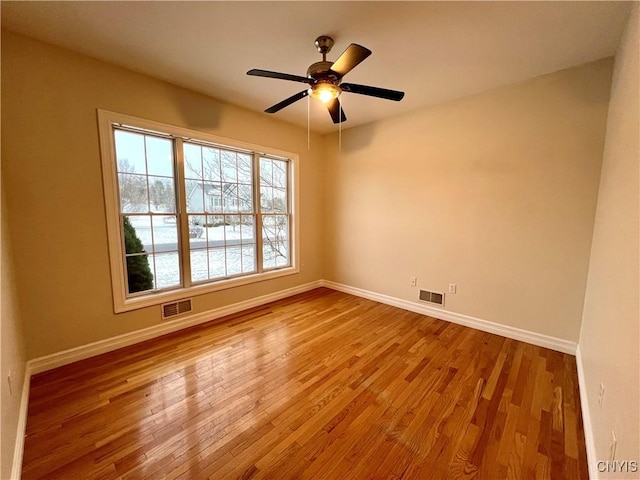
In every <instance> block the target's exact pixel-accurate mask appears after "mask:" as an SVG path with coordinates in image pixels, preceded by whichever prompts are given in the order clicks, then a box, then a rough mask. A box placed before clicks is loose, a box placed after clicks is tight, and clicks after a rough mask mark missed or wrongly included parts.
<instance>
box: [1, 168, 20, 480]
mask: <svg viewBox="0 0 640 480" xmlns="http://www.w3.org/2000/svg"><path fill="white" fill-rule="evenodd" d="M2 160H3V162H4V160H5V159H4V158H3V159H2ZM3 182H4V178H3ZM4 194H5V189H4V186H3V188H2V197H3V198H2V205H1V210H2V213H1V214H2V230H1V237H2V238H1V239H0V246H1V255H2V256H1V258H0V264H1V265H2V277H1V279H0V282H1V284H0V303H1V305H2V308H1V311H0V315H1V317H0V318H1V319H2V325H1V330H0V341H1V344H2V346H1V350H0V352H1V355H0V357H1V359H0V361H2V382H1V383H0V393H1V397H2V398H1V400H0V401H1V407H2V423H1V424H0V432H1V438H0V447H1V448H0V450H1V452H0V478H3V479H9V478H11V468H12V464H13V455H14V449H15V444H16V438H17V435H18V431H17V427H18V419H19V412H20V400H21V399H22V387H23V386H24V375H25V366H26V355H25V341H24V336H23V330H22V322H21V320H22V319H21V316H20V309H19V306H18V300H17V294H16V282H15V265H14V262H13V259H12V255H11V244H10V241H9V230H8V222H7V202H6V199H5V198H4V196H5V195H4ZM9 374H11V383H12V387H11V389H10V388H9V383H8V382H7V377H8V376H9ZM20 433H22V432H20Z"/></svg>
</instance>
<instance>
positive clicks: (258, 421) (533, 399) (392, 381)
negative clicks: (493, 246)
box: [23, 289, 588, 480]
mask: <svg viewBox="0 0 640 480" xmlns="http://www.w3.org/2000/svg"><path fill="white" fill-rule="evenodd" d="M23 478H24V479H34V478H46V479H57V478H61V479H62V478H64V479H84V478H100V479H109V478H121V479H143V478H153V479H158V478H171V479H174V478H180V479H196V478H214V479H223V478H243V479H249V478H269V479H278V480H280V479H287V478H316V479H377V478H388V479H400V478H403V479H420V480H422V479H429V478H433V479H442V478H482V479H500V478H514V479H529V478H532V479H533V478H553V479H572V478H588V473H587V464H586V454H585V445H584V433H583V430H582V416H581V412H580V402H579V398H578V390H577V374H576V365H575V359H574V358H573V357H571V356H569V355H565V354H562V353H558V352H554V351H551V350H547V349H544V348H539V347H535V346H532V345H528V344H525V343H522V342H518V341H514V340H509V339H505V338H503V337H499V336H496V335H491V334H488V333H484V332H480V331H478V330H473V329H470V328H466V327H462V326H459V325H455V324H452V323H447V322H444V321H440V320H436V319H433V318H430V317H425V316H422V315H418V314H416V313H411V312H407V311H404V310H400V309H397V308H394V307H390V306H387V305H383V304H379V303H376V302H372V301H369V300H365V299H362V298H358V297H353V296H350V295H346V294H343V293H339V292H335V291H332V290H327V289H318V290H314V291H312V292H308V293H305V294H301V295H297V296H295V297H291V298H288V299H285V300H281V301H278V302H275V303H272V304H269V305H266V306H263V307H259V308H255V309H252V310H250V311H246V312H243V313H241V314H236V315H233V316H230V317H227V318H225V319H224V321H222V322H220V321H218V322H217V323H215V324H214V323H209V324H205V325H200V326H198V327H194V328H190V329H188V330H183V331H181V332H178V333H175V334H171V335H167V336H164V337H161V338H158V339H154V340H150V341H147V342H144V343H141V344H138V345H134V346H131V347H128V348H125V349H121V350H118V351H115V352H111V353H107V354H104V355H101V356H98V357H94V358H91V359H88V360H84V361H81V362H77V363H75V364H72V365H68V366H65V367H61V368H58V369H56V370H52V371H49V372H45V373H43V374H40V375H37V376H35V377H33V378H32V380H31V397H30V401H29V414H28V421H27V437H26V441H25V451H24V463H23Z"/></svg>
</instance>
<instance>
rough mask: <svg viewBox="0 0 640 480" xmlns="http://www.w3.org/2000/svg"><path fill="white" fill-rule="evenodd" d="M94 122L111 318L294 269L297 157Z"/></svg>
mask: <svg viewBox="0 0 640 480" xmlns="http://www.w3.org/2000/svg"><path fill="white" fill-rule="evenodd" d="M98 117H99V125H100V140H101V151H102V162H103V183H104V188H105V202H106V212H107V224H108V233H109V253H110V260H111V270H112V286H113V293H114V308H115V311H116V312H120V311H127V310H131V309H134V308H141V307H145V306H149V305H155V304H160V303H164V302H167V301H171V300H174V299H179V298H183V297H185V296H190V295H197V294H201V293H207V292H210V291H215V290H220V289H223V288H230V287H233V286H237V285H243V284H248V283H251V282H256V281H262V280H265V279H269V278H275V277H278V276H282V275H290V274H294V273H297V272H298V271H299V269H298V267H297V265H298V261H297V254H298V245H297V239H298V235H297V228H298V227H297V221H296V220H297V219H296V216H295V214H296V212H297V208H296V207H297V195H296V193H297V189H296V180H295V179H296V175H297V155H295V154H292V153H288V152H282V151H279V150H274V149H270V148H267V147H263V146H258V145H251V144H247V143H242V142H237V141H233V140H228V139H223V138H219V137H214V136H211V135H208V134H204V133H201V132H194V131H190V130H186V129H182V128H179V127H173V126H169V125H163V124H159V123H157V122H151V121H147V120H142V119H137V118H134V117H129V116H126V115H121V114H116V113H112V112H106V111H102V110H99V111H98Z"/></svg>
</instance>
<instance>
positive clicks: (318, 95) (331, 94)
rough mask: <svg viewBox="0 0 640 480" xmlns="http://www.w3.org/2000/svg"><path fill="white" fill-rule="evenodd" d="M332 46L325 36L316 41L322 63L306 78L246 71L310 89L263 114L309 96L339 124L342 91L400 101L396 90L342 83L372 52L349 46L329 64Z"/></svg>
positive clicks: (400, 97)
mask: <svg viewBox="0 0 640 480" xmlns="http://www.w3.org/2000/svg"><path fill="white" fill-rule="evenodd" d="M333 43H334V42H333V38H331V37H328V36H326V35H322V36H320V37H318V38H316V41H315V46H316V48H317V49H318V52H320V53H321V54H322V61H321V62H316V63H314V64H312V65H311V66H310V67H309V68H308V69H307V76H306V77H302V76H299V75H290V74H288V73H279V72H270V71H269V70H259V69H255V68H254V69H252V70H249V71H248V72H247V75H254V76H256V77H268V78H278V79H280V80H289V81H292V82H300V83H306V84H308V85H309V88H307V89H305V90H302V91H301V92H299V93H296V94H295V95H292V96H290V97H289V98H287V99H285V100H283V101H281V102H279V103H276V104H275V105H273V106H271V107H269V108H267V109H266V110H265V112H267V113H276V112H278V111H280V110H282V109H283V108H284V107H287V106H289V105H291V104H292V103H294V102H297V101H298V100H300V99H301V98H304V97H306V96H307V95H309V96H310V97H311V98H315V99H318V100H320V101H321V102H323V103H325V104H326V105H327V108H328V110H329V114H330V115H331V119H332V120H333V123H342V122H344V121H346V120H347V117H346V116H345V114H344V111H343V110H342V107H341V106H340V100H339V99H338V97H339V96H340V94H341V93H342V92H348V93H357V94H360V95H369V96H371V97H378V98H384V99H386V100H394V101H396V102H398V101H400V100H402V97H404V92H399V91H397V90H388V89H386V88H379V87H370V86H367V85H358V84H357V83H341V82H342V77H344V76H345V75H346V74H347V73H349V72H350V71H351V70H353V69H354V68H355V67H356V66H357V65H358V64H359V63H360V62H362V61H363V60H364V59H365V58H367V57H368V56H369V55H371V50H369V49H368V48H365V47H363V46H362V45H358V44H356V43H352V44H351V45H349V46H348V47H347V49H346V50H345V51H344V52H342V55H340V56H339V57H338V59H337V60H336V61H335V62H328V61H327V53H329V52H330V51H331V47H333Z"/></svg>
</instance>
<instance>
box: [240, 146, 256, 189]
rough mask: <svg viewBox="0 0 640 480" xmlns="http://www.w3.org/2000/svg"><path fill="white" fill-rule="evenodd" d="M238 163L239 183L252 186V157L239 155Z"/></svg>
mask: <svg viewBox="0 0 640 480" xmlns="http://www.w3.org/2000/svg"><path fill="white" fill-rule="evenodd" d="M236 161H237V162H238V183H244V184H247V185H251V184H252V183H253V167H252V158H251V155H246V154H243V153H239V154H238V155H237V156H236Z"/></svg>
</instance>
